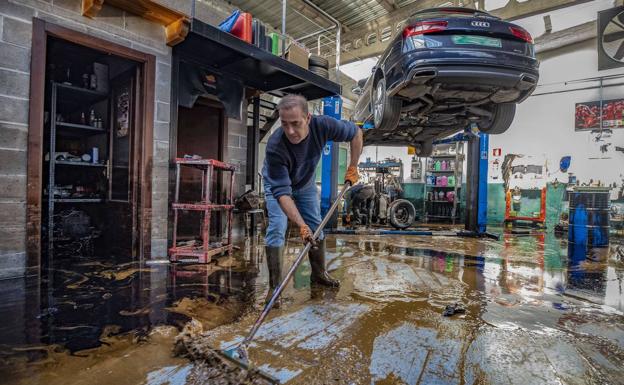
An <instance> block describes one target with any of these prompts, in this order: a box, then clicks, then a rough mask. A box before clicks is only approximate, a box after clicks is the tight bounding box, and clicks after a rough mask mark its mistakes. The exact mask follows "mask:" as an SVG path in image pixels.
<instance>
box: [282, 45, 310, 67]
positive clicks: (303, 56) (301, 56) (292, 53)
mask: <svg viewBox="0 0 624 385" xmlns="http://www.w3.org/2000/svg"><path fill="white" fill-rule="evenodd" d="M308 56H309V53H308V51H307V50H306V49H304V48H302V47H300V46H298V45H297V44H294V43H293V44H291V45H290V47H288V52H286V60H288V61H289V62H291V63H295V64H296V65H298V66H299V67H303V68H305V69H308Z"/></svg>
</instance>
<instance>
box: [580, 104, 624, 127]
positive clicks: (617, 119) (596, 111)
mask: <svg viewBox="0 0 624 385" xmlns="http://www.w3.org/2000/svg"><path fill="white" fill-rule="evenodd" d="M600 118H601V114H600V101H595V102H585V103H576V106H575V113H574V130H575V131H589V130H596V129H600ZM623 127H624V99H613V100H603V101H602V128H623Z"/></svg>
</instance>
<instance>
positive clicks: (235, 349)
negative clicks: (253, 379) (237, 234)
mask: <svg viewBox="0 0 624 385" xmlns="http://www.w3.org/2000/svg"><path fill="white" fill-rule="evenodd" d="M349 187H350V183H349V182H345V184H344V187H343V188H342V190H341V191H340V194H338V197H337V198H336V200H335V201H334V203H333V204H332V206H331V207H330V209H329V210H328V211H327V214H325V217H324V218H323V220H322V221H321V224H320V225H319V226H318V228H317V229H316V231H315V232H314V235H313V239H314V241H316V240H317V239H318V237H319V236H320V234H321V231H322V229H323V228H324V227H325V225H326V224H327V222H328V221H329V218H331V217H332V215H333V213H334V212H335V211H336V207H338V204H339V202H340V201H341V200H342V198H343V197H344V195H345V193H346V192H347V190H348V189H349ZM311 248H312V242H307V243H306V244H305V247H304V248H303V250H301V252H300V253H299V255H298V256H297V258H296V259H295V262H293V264H292V266H291V267H290V269H289V270H288V272H287V273H286V276H285V277H284V279H283V280H282V282H281V283H280V284H279V286H278V287H277V288H276V289H275V291H274V292H273V295H272V296H271V299H270V300H269V302H267V304H266V305H265V306H264V309H263V310H262V313H260V316H258V318H257V320H256V322H255V323H254V325H253V327H252V328H251V330H250V331H249V333H248V334H247V336H246V337H245V338H244V339H243V340H242V342H240V343H237V344H235V345H233V346H230V347H229V348H227V349H225V350H220V349H214V348H210V347H206V346H204V347H203V349H202V350H205V349H206V348H207V349H208V350H209V352H210V353H214V354H211V356H210V357H209V358H210V359H209V360H208V361H209V363H211V364H212V366H213V367H222V368H223V370H227V371H231V369H229V367H228V366H227V365H219V364H220V363H219V362H215V361H218V359H219V358H222V359H224V360H225V361H227V362H230V363H233V364H235V365H236V366H238V367H239V368H241V369H243V370H245V371H247V372H248V373H250V375H252V376H254V375H255V376H258V377H260V378H262V379H264V380H266V381H268V382H270V383H278V380H277V379H275V378H274V377H273V376H271V375H270V374H268V373H264V372H262V371H261V370H259V369H258V368H257V367H254V366H253V364H252V363H251V362H250V361H249V355H248V353H247V349H248V347H249V345H250V344H251V342H252V340H253V338H254V337H255V335H256V333H257V332H258V329H260V326H262V324H263V323H264V321H265V319H266V317H267V315H268V314H269V312H270V311H271V309H273V306H274V305H275V302H276V301H277V299H278V298H279V296H280V295H281V294H282V292H283V291H284V289H285V288H286V285H287V284H288V282H289V281H290V279H291V278H292V276H293V275H294V274H295V270H297V268H298V267H299V265H300V264H301V262H302V261H303V258H304V257H305V256H306V255H307V254H308V252H309V251H310V249H311ZM189 353H191V354H192V352H189ZM203 355H204V356H205V353H204V354H203ZM205 358H206V357H204V359H205Z"/></svg>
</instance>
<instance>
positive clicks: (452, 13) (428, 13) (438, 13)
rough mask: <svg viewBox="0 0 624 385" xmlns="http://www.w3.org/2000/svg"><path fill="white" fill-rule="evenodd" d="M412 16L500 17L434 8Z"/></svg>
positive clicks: (475, 12) (476, 12)
mask: <svg viewBox="0 0 624 385" xmlns="http://www.w3.org/2000/svg"><path fill="white" fill-rule="evenodd" d="M412 17H418V18H419V19H430V18H431V19H433V18H444V19H446V18H463V17H482V18H484V19H498V17H496V16H492V15H490V14H487V13H484V12H479V11H474V12H469V11H467V12H466V11H454V10H448V11H443V10H432V11H425V12H416V13H415V14H413V15H412Z"/></svg>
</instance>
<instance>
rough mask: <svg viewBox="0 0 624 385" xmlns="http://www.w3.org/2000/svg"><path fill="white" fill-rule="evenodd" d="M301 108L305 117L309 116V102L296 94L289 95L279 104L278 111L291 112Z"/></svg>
mask: <svg viewBox="0 0 624 385" xmlns="http://www.w3.org/2000/svg"><path fill="white" fill-rule="evenodd" d="M295 107H299V108H301V111H302V112H303V114H304V115H308V100H307V99H306V98H305V97H303V96H301V95H295V94H287V95H285V96H284V97H283V98H282V100H280V101H279V103H277V107H276V109H277V110H278V111H281V110H289V109H291V108H295Z"/></svg>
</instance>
